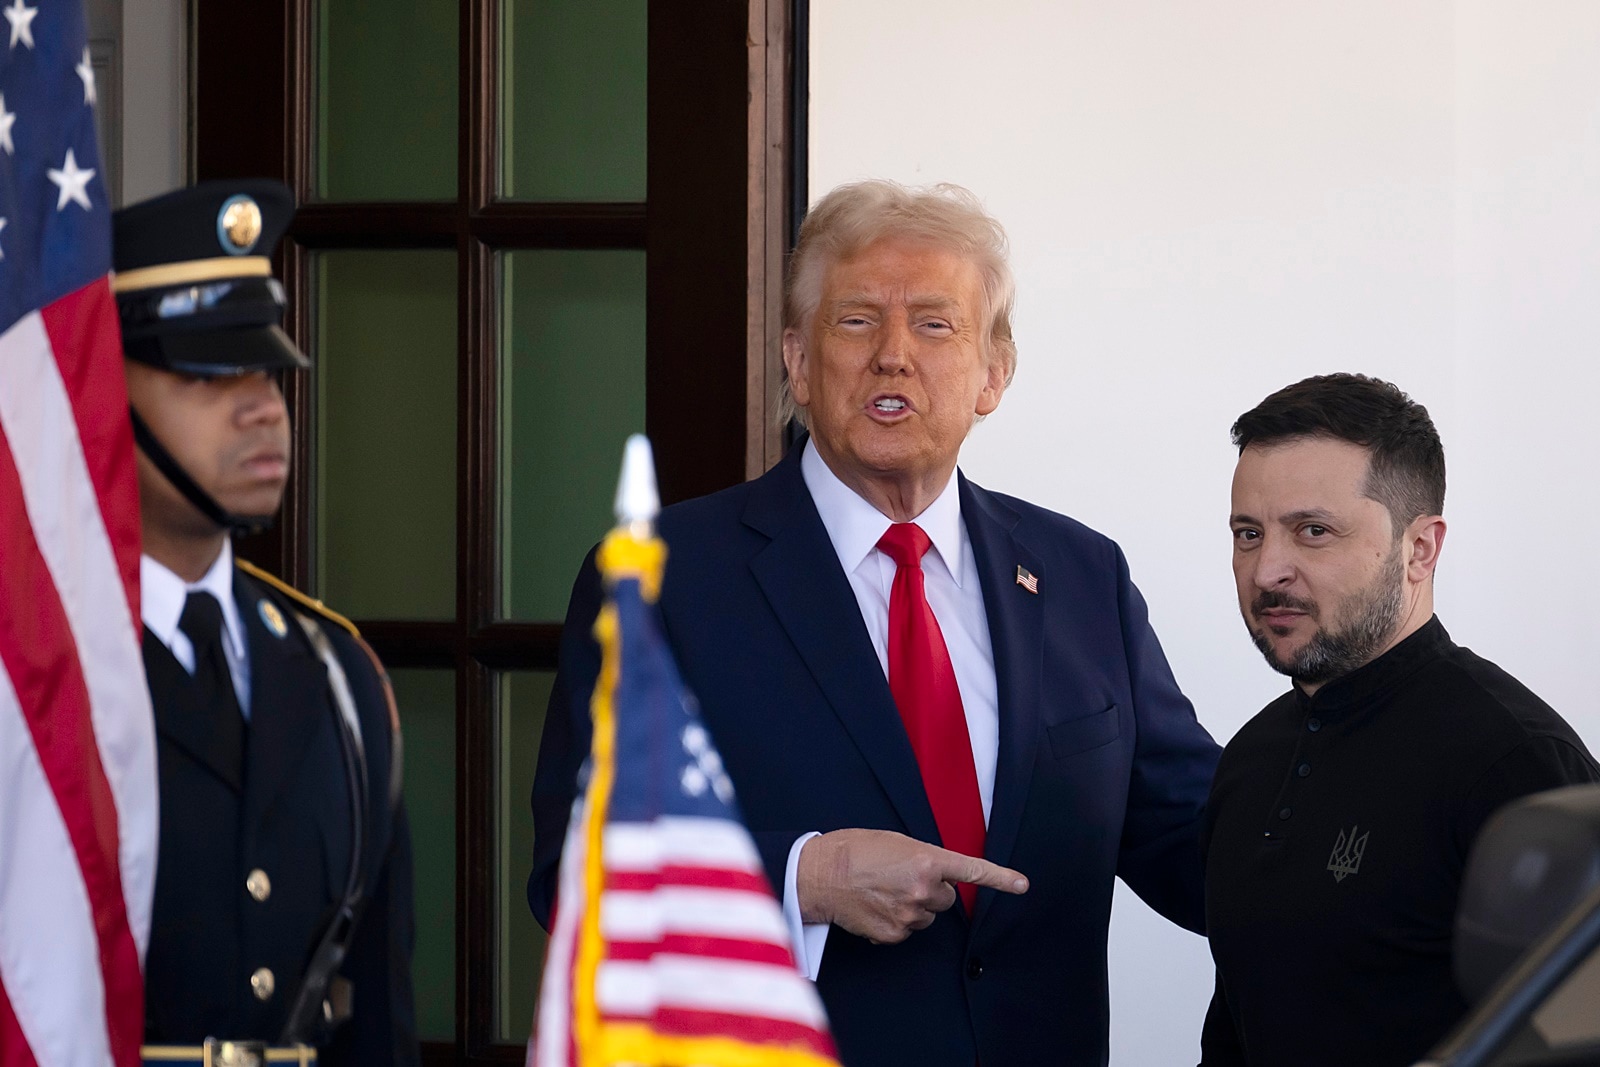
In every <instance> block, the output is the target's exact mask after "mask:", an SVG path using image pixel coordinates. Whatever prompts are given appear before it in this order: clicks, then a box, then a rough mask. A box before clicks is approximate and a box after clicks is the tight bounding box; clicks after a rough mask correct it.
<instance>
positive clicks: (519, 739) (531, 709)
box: [495, 671, 555, 1041]
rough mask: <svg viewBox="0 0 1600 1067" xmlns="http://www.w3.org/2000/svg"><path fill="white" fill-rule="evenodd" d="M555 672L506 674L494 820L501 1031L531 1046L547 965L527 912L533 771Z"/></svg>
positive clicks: (498, 1029)
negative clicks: (536, 1000)
mask: <svg viewBox="0 0 1600 1067" xmlns="http://www.w3.org/2000/svg"><path fill="white" fill-rule="evenodd" d="M554 681H555V675H554V674H553V673H548V672H544V671H517V672H508V673H506V674H502V675H501V676H500V739H499V756H500V775H499V779H498V782H497V785H496V789H497V791H498V793H499V813H498V818H497V821H496V823H495V829H496V838H495V883H496V885H497V886H498V887H499V892H498V894H497V895H498V897H499V900H498V908H499V913H500V921H499V924H498V927H497V936H496V949H497V953H498V956H499V961H498V965H497V966H498V971H497V973H498V979H497V981H496V986H497V988H496V990H495V993H496V996H495V1033H496V1035H497V1036H498V1038H499V1040H501V1041H526V1040H527V1039H528V1035H529V1034H530V1033H531V1032H532V1029H533V1006H534V998H535V996H536V994H537V992H538V988H539V968H540V965H541V964H542V963H543V961H544V944H545V933H544V930H543V928H541V927H540V926H539V924H538V923H537V922H535V921H534V919H533V913H532V912H531V911H529V910H528V874H529V872H530V871H531V870H532V869H533V812H532V809H531V807H530V804H531V797H532V796H533V767H534V763H535V761H536V760H537V759H538V757H539V735H540V733H541V732H542V731H543V730H544V711H545V706H546V705H547V704H548V703H549V702H550V686H551V684H552V683H553V682H554Z"/></svg>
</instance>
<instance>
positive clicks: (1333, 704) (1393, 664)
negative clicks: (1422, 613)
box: [1294, 615, 1454, 715]
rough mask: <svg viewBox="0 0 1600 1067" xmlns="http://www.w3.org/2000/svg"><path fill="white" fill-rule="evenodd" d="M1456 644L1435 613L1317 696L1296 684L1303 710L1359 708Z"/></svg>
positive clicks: (1333, 710)
mask: <svg viewBox="0 0 1600 1067" xmlns="http://www.w3.org/2000/svg"><path fill="white" fill-rule="evenodd" d="M1452 647H1454V642H1452V641H1451V640H1450V635H1449V634H1448V633H1446V632H1445V629H1444V624H1443V623H1442V622H1440V621H1439V616H1437V615H1435V616H1433V617H1432V618H1430V619H1429V620H1428V621H1427V622H1426V623H1424V624H1423V626H1422V628H1421V629H1419V630H1418V631H1417V632H1416V633H1414V634H1412V635H1411V636H1410V637H1407V638H1406V639H1405V640H1404V641H1401V642H1400V643H1399V644H1398V645H1395V646H1394V647H1393V648H1391V649H1390V650H1389V651H1387V652H1385V653H1384V654H1383V655H1381V656H1379V657H1378V658H1377V659H1375V660H1373V661H1372V662H1371V663H1368V664H1366V665H1365V666H1362V667H1357V668H1356V669H1355V670H1353V671H1351V672H1350V673H1349V674H1346V675H1343V676H1342V677H1339V678H1335V679H1334V680H1333V681H1331V682H1329V683H1328V684H1326V685H1324V686H1323V687H1322V688H1321V689H1318V690H1317V692H1316V695H1315V696H1309V697H1308V696H1306V695H1305V693H1304V692H1302V691H1301V689H1300V687H1299V686H1295V687H1294V694H1295V699H1296V701H1297V702H1298V703H1299V705H1300V707H1301V708H1302V709H1303V710H1306V711H1315V712H1317V713H1318V714H1322V715H1326V714H1328V713H1330V712H1339V711H1344V710H1348V709H1352V708H1358V707H1361V706H1363V705H1366V704H1369V703H1371V702H1372V700H1373V698H1375V697H1378V696H1380V695H1382V694H1383V693H1384V692H1385V691H1387V690H1389V689H1393V688H1394V687H1396V686H1398V685H1399V684H1400V683H1401V682H1403V681H1405V680H1406V679H1407V678H1409V677H1410V676H1411V675H1412V674H1414V673H1415V672H1416V671H1417V670H1419V669H1420V668H1422V667H1424V666H1426V665H1427V664H1428V663H1430V662H1432V661H1433V660H1435V659H1437V658H1438V657H1439V656H1440V655H1441V654H1443V653H1444V652H1445V651H1446V650H1448V649H1450V648H1452Z"/></svg>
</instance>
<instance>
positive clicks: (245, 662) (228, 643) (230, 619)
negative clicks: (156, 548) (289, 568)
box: [139, 540, 250, 719]
mask: <svg viewBox="0 0 1600 1067" xmlns="http://www.w3.org/2000/svg"><path fill="white" fill-rule="evenodd" d="M190 593H210V594H211V595H212V596H214V597H216V598H217V603H218V604H221V605H222V629H223V633H224V635H225V639H224V640H223V642H222V652H223V655H224V657H225V658H226V659H227V661H228V673H229V674H230V675H232V676H233V691H234V692H235V693H237V694H238V695H239V710H240V711H242V712H244V717H245V718H246V719H249V718H250V657H249V656H248V655H246V654H245V643H244V624H243V623H242V622H241V621H240V620H239V605H238V604H237V603H235V602H234V599H233V544H232V542H230V541H227V540H224V541H223V542H222V552H221V553H220V554H219V555H218V556H217V560H216V562H215V563H213V564H211V569H210V570H208V571H206V573H205V574H204V575H203V576H201V578H200V580H199V581H198V582H193V583H190V582H185V581H184V580H183V579H182V578H179V577H178V576H177V575H176V574H174V573H172V572H171V571H170V570H168V569H167V568H166V567H165V566H163V565H162V564H160V563H157V562H156V561H155V560H153V559H151V558H150V557H149V556H140V557H139V615H140V617H141V618H142V619H143V620H144V624H145V627H146V628H147V629H148V630H149V631H150V632H151V633H153V634H155V636H156V640H158V641H160V642H161V643H162V644H163V645H166V646H167V650H168V651H170V652H171V653H172V657H173V659H176V660H177V661H178V662H179V663H180V664H182V665H183V669H184V670H186V671H188V672H189V673H190V674H191V675H192V674H194V666H195V665H194V645H193V643H191V642H190V640H189V635H188V634H186V633H184V632H183V631H182V630H180V629H178V620H179V619H182V618H183V605H184V602H185V601H187V600H188V599H189V594H190Z"/></svg>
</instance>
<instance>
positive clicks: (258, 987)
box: [250, 967, 278, 1000]
mask: <svg viewBox="0 0 1600 1067" xmlns="http://www.w3.org/2000/svg"><path fill="white" fill-rule="evenodd" d="M277 985H278V981H277V979H275V978H273V977H272V972H271V971H269V970H267V969H266V968H265V967H258V968H256V970H255V973H254V974H252V975H251V976H250V989H251V991H252V992H254V993H255V995H256V999H257V1000H271V999H272V991H273V990H274V989H276V988H277Z"/></svg>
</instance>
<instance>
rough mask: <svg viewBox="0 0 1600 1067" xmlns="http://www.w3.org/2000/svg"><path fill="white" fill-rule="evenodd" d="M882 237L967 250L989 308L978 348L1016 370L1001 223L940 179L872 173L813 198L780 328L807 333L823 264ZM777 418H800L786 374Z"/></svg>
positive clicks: (1008, 375)
mask: <svg viewBox="0 0 1600 1067" xmlns="http://www.w3.org/2000/svg"><path fill="white" fill-rule="evenodd" d="M886 238H897V239H902V240H910V241H926V242H928V243H929V244H933V245H937V246H939V247H941V248H946V249H949V250H950V251H952V252H955V253H957V254H958V255H961V256H964V257H966V258H967V259H968V260H970V261H971V262H972V265H973V266H974V267H976V268H977V270H978V277H979V279H980V282H981V284H982V287H983V304H984V306H983V311H984V312H985V313H986V314H987V315H988V319H989V322H988V329H987V330H984V331H983V333H982V336H983V338H984V342H985V344H984V352H985V355H986V356H987V358H988V359H989V360H991V361H992V360H999V361H1000V364H1001V366H1002V367H1004V368H1005V383H1006V385H1008V386H1009V385H1010V384H1011V379H1012V377H1013V376H1014V375H1015V374H1016V372H1017V344H1016V342H1015V341H1014V340H1013V339H1012V336H1011V315H1012V311H1013V310H1014V308H1015V306H1016V299H1017V283H1016V279H1015V278H1013V277H1012V275H1011V265H1010V263H1009V262H1008V258H1007V257H1008V251H1009V245H1008V242H1007V240H1006V231H1005V229H1004V227H1002V226H1001V225H1000V223H999V222H998V221H996V220H995V219H994V218H993V217H992V216H990V215H989V213H988V212H986V211H984V210H983V204H982V203H981V202H979V200H978V198H977V197H976V196H974V195H973V194H972V193H971V192H970V191H968V190H967V189H964V188H962V187H961V186H959V185H950V184H948V183H943V184H939V185H931V186H928V187H926V188H920V189H919V188H911V187H908V186H904V185H901V184H900V183H898V182H892V181H887V180H885V179H874V180H871V181H864V182H853V183H851V184H849V185H841V186H839V187H838V188H837V189H835V190H833V191H832V192H830V193H828V195H826V196H824V197H823V198H822V199H821V200H818V201H817V202H816V203H815V204H814V205H812V208H811V210H810V212H809V213H807V215H806V218H805V221H804V222H803V223H801V225H800V239H799V241H798V242H797V243H796V244H795V249H794V252H793V253H792V254H791V255H790V257H789V277H788V281H787V284H786V285H785V286H784V294H783V326H784V329H785V331H787V330H798V331H800V332H801V333H808V332H809V330H810V329H811V325H812V324H811V319H812V317H813V316H814V315H815V314H816V312H817V307H818V305H819V304H821V302H822V283H823V279H824V278H825V277H826V275H827V273H828V268H829V267H831V266H832V265H833V264H835V263H839V262H841V261H843V260H847V259H849V258H851V257H852V256H854V255H856V254H857V253H859V252H861V251H863V250H865V249H866V248H868V247H870V246H871V245H874V244H876V243H877V242H879V241H882V240H884V239H886ZM777 417H778V424H779V425H780V426H781V425H784V424H785V423H787V422H788V421H789V420H790V419H795V420H797V421H798V422H799V423H800V424H801V425H802V426H804V425H806V417H805V411H804V409H803V408H801V407H800V406H799V405H798V404H796V403H795V401H794V394H793V393H792V392H791V391H790V388H789V375H788V372H787V370H785V372H784V376H783V381H782V382H781V383H780V385H779V387H778V410H777Z"/></svg>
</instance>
